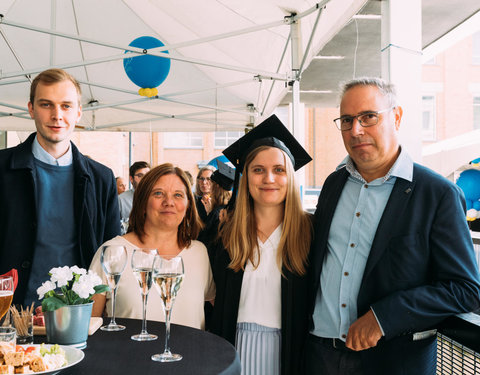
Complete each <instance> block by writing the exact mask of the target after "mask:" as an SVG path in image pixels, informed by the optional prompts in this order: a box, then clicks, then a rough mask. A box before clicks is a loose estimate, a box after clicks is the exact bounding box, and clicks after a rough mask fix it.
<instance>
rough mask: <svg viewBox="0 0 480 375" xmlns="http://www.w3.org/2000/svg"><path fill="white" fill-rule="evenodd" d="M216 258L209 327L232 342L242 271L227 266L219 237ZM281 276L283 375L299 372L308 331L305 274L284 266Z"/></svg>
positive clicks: (213, 269) (215, 249)
mask: <svg viewBox="0 0 480 375" xmlns="http://www.w3.org/2000/svg"><path fill="white" fill-rule="evenodd" d="M209 251H213V252H214V253H215V261H214V265H213V267H212V271H213V277H214V279H215V284H216V287H217V294H216V297H215V305H214V307H213V314H212V319H211V321H210V324H209V326H210V331H211V332H213V333H216V334H218V335H220V336H222V337H224V338H225V339H227V340H228V341H230V343H232V345H235V334H236V331H237V317H238V306H239V302H240V292H241V288H242V279H243V271H240V272H234V271H233V270H232V269H230V268H228V264H229V263H230V257H229V255H228V252H227V251H226V250H225V249H224V248H223V246H222V245H221V243H220V241H217V242H216V243H215V246H214V247H213V250H210V249H209ZM283 274H284V276H285V277H282V283H281V285H282V286H281V288H282V343H281V350H282V353H281V373H282V375H294V374H302V373H303V372H302V361H301V359H302V355H303V354H302V353H303V348H304V343H305V338H306V335H307V333H308V331H307V326H308V319H307V278H306V276H297V275H294V274H292V273H291V272H289V271H288V270H286V269H285V268H284V269H283Z"/></svg>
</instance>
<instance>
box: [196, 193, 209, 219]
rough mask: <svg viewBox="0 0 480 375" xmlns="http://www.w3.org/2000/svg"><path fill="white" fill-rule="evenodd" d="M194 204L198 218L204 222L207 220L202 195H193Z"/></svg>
mask: <svg viewBox="0 0 480 375" xmlns="http://www.w3.org/2000/svg"><path fill="white" fill-rule="evenodd" d="M195 206H196V207H197V212H198V216H200V219H201V220H202V222H203V223H204V224H205V223H206V222H207V216H208V214H207V211H206V210H205V206H204V205H203V203H202V197H199V196H198V195H196V196H195Z"/></svg>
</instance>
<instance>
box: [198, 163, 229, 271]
mask: <svg viewBox="0 0 480 375" xmlns="http://www.w3.org/2000/svg"><path fill="white" fill-rule="evenodd" d="M210 178H211V185H212V188H211V194H210V202H211V203H210V206H211V210H210V212H209V213H208V216H207V219H206V223H205V227H204V228H203V229H202V231H201V232H200V234H199V236H198V240H199V241H200V242H202V243H203V244H204V245H205V246H206V247H207V249H208V256H209V258H210V261H211V262H213V257H214V254H213V252H212V249H213V247H212V246H210V243H212V242H214V241H215V239H216V238H217V236H218V230H219V224H220V212H221V211H222V210H224V209H225V208H226V206H227V204H228V201H229V200H230V198H231V196H232V192H231V190H232V187H233V182H234V180H235V168H232V167H230V166H228V165H227V164H225V163H222V162H221V161H220V160H219V161H218V169H217V170H216V171H215V172H213V173H212V176H211V177H210Z"/></svg>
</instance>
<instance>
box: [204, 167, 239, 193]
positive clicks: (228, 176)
mask: <svg viewBox="0 0 480 375" xmlns="http://www.w3.org/2000/svg"><path fill="white" fill-rule="evenodd" d="M217 165H218V169H217V170H216V171H215V172H213V174H212V175H211V176H210V178H211V179H212V181H215V182H216V183H217V184H219V185H220V186H221V187H222V188H223V189H225V190H232V186H233V181H235V168H232V167H230V166H229V165H227V164H225V163H222V162H221V161H220V160H217Z"/></svg>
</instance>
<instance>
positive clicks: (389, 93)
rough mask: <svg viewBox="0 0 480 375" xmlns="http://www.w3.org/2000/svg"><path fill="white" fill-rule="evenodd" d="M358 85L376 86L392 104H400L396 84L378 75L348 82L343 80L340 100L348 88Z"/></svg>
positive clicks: (393, 105)
mask: <svg viewBox="0 0 480 375" xmlns="http://www.w3.org/2000/svg"><path fill="white" fill-rule="evenodd" d="M356 86H375V87H376V88H377V89H378V90H379V91H380V92H381V93H382V94H383V96H385V97H386V98H387V99H388V101H389V103H390V106H392V107H396V106H398V101H397V92H396V90H395V85H394V84H393V83H389V82H387V81H385V80H383V79H382V78H378V77H359V78H354V79H352V80H350V81H347V82H343V83H342V84H341V85H340V101H341V100H342V99H343V97H344V96H345V94H346V92H347V91H348V90H350V89H352V88H354V87H356Z"/></svg>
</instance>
